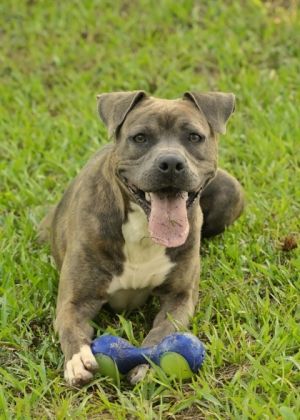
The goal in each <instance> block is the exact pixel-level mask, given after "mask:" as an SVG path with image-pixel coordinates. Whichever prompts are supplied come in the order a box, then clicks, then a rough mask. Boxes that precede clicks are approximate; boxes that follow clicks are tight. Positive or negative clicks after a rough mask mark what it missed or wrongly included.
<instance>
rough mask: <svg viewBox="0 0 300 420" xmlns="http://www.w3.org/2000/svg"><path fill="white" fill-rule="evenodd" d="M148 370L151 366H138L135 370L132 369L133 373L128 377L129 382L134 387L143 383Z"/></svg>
mask: <svg viewBox="0 0 300 420" xmlns="http://www.w3.org/2000/svg"><path fill="white" fill-rule="evenodd" d="M148 369H149V365H138V366H136V367H135V368H133V369H131V371H130V372H129V373H128V375H127V378H128V380H129V382H130V383H131V384H132V385H135V384H137V383H138V382H140V381H142V380H143V379H144V378H145V376H146V373H147V372H148Z"/></svg>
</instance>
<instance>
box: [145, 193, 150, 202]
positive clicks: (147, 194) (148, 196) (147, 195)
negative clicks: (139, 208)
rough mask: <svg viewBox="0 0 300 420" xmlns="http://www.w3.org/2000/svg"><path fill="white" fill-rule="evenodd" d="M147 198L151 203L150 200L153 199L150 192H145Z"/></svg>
mask: <svg viewBox="0 0 300 420" xmlns="http://www.w3.org/2000/svg"><path fill="white" fill-rule="evenodd" d="M145 198H146V200H147V201H148V202H149V203H150V201H151V196H150V194H149V193H146V194H145Z"/></svg>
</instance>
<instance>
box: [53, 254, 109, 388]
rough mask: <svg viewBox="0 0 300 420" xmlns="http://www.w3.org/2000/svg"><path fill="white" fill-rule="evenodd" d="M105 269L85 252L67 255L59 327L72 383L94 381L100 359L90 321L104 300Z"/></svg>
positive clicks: (59, 298)
mask: <svg viewBox="0 0 300 420" xmlns="http://www.w3.org/2000/svg"><path fill="white" fill-rule="evenodd" d="M104 284H105V280H104V281H103V279H101V272H99V270H98V269H97V267H96V268H95V267H94V266H93V265H91V264H90V263H88V262H87V261H83V257H82V255H72V254H70V255H67V256H66V257H65V259H64V263H63V266H62V270H61V276H60V283H59V292H58V301H57V314H56V320H55V330H56V331H57V332H58V335H59V340H60V343H61V348H62V351H63V353H64V356H65V370H64V376H65V379H66V381H67V382H68V383H69V384H70V385H82V384H84V383H87V382H88V381H90V380H91V379H92V377H93V373H94V372H95V371H96V370H97V367H98V365H97V362H96V359H95V357H94V355H93V354H92V351H91V348H90V343H91V339H92V335H93V328H92V327H91V325H90V321H91V320H92V319H93V318H94V317H95V316H96V314H97V313H98V311H99V310H100V308H101V306H102V305H103V303H104V299H103V290H104V287H103V285H104Z"/></svg>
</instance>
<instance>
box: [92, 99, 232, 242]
mask: <svg viewBox="0 0 300 420" xmlns="http://www.w3.org/2000/svg"><path fill="white" fill-rule="evenodd" d="M98 110H99V114H100V116H101V118H102V120H103V121H104V123H105V124H106V125H107V127H108V130H109V133H110V135H111V136H113V137H114V138H115V151H114V156H115V165H116V167H115V170H116V176H117V177H118V178H119V180H120V182H121V183H122V185H123V186H124V188H125V189H126V190H127V192H128V194H129V195H130V197H131V199H132V200H134V201H135V202H136V203H137V204H139V206H140V207H141V208H142V209H143V210H144V211H145V213H146V215H147V217H148V218H149V230H150V233H151V235H152V237H153V239H154V240H155V241H156V242H158V243H160V244H162V245H165V246H168V247H174V246H179V245H182V244H183V243H184V242H185V240H186V238H187V235H188V231H189V223H188V212H189V209H190V208H191V207H192V205H193V204H194V203H195V202H199V194H200V192H201V190H202V189H203V188H204V187H205V186H206V185H207V183H208V182H209V181H210V180H211V179H212V178H213V177H214V176H215V173H216V169H217V139H216V135H217V133H224V132H225V127H226V122H227V120H228V118H229V116H230V115H231V113H232V112H233V110H234V95H233V94H231V93H220V92H216V93H194V92H186V93H185V94H184V95H183V98H182V99H175V100H167V99H157V98H153V97H149V96H148V95H147V94H146V93H145V92H143V91H134V92H115V93H105V94H102V95H99V96H98Z"/></svg>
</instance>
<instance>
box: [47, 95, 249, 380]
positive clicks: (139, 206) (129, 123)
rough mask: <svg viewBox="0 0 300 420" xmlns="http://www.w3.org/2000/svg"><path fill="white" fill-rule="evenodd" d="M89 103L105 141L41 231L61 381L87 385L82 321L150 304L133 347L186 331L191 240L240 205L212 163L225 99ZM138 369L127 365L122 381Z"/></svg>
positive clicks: (195, 281)
mask: <svg viewBox="0 0 300 420" xmlns="http://www.w3.org/2000/svg"><path fill="white" fill-rule="evenodd" d="M97 98H98V111H99V114H100V117H101V119H102V121H103V122H104V124H105V125H106V126H107V128H108V132H109V136H110V138H111V139H112V140H113V141H112V142H111V143H109V144H107V145H105V146H104V147H103V148H102V149H101V150H100V151H99V152H97V153H96V154H95V155H94V156H93V157H92V159H91V160H90V161H89V162H88V163H87V165H86V166H85V167H84V168H83V169H82V171H81V172H80V173H79V175H78V176H77V177H76V178H75V179H74V180H73V182H72V183H71V184H70V186H69V187H68V188H67V190H66V192H65V193H64V195H63V197H62V200H61V201H60V202H59V204H58V205H57V206H56V207H55V208H53V209H52V210H51V211H50V212H49V214H48V215H47V216H46V218H45V219H44V220H43V222H42V223H41V226H40V237H41V238H43V239H48V240H49V241H50V243H51V250H52V255H53V257H54V260H55V262H56V265H57V267H58V269H59V270H60V281H59V291H58V299H57V312H56V320H55V330H56V331H57V333H58V335H59V340H60V343H61V348H62V351H63V353H64V357H65V370H64V376H65V379H66V381H67V382H68V383H69V384H70V385H81V384H84V383H87V382H89V381H90V380H91V379H92V377H93V375H94V372H96V371H97V363H96V360H95V358H94V356H93V354H92V352H91V349H90V343H91V339H92V336H93V328H92V326H91V325H90V321H91V320H92V319H93V318H94V317H95V316H96V315H97V314H98V312H99V311H100V309H101V307H102V306H103V305H104V304H106V303H108V304H109V305H110V306H111V307H112V308H113V309H114V310H116V311H122V310H125V309H129V310H131V309H134V308H137V307H139V306H140V305H142V304H144V302H145V301H146V300H147V299H148V297H149V296H150V295H155V296H158V298H159V301H160V310H159V312H158V314H157V315H156V317H155V319H154V323H153V327H152V329H151V330H150V332H149V333H148V335H147V336H146V338H145V339H144V341H143V343H142V345H143V346H150V345H154V344H157V343H158V342H159V341H160V340H161V339H162V338H163V337H165V336H166V335H168V334H170V333H172V332H174V331H176V330H177V329H178V328H185V327H187V326H188V323H189V319H190V318H191V317H192V316H193V313H194V310H195V305H196V303H197V300H198V287H199V278H200V257H199V251H200V238H201V233H202V237H209V236H212V235H216V234H218V233H221V232H222V231H224V229H225V228H226V227H227V226H229V225H230V224H231V223H233V221H234V220H235V219H237V218H238V217H239V215H240V214H241V212H242V210H243V207H244V195H243V189H242V187H241V185H240V184H239V182H238V181H237V180H236V179H235V178H234V177H232V176H231V175H229V174H228V173H227V172H226V171H224V170H222V169H218V167H217V136H218V135H219V134H222V133H225V129H226V123H227V121H228V119H229V117H230V115H231V114H232V113H233V111H234V108H235V97H234V95H233V94H232V93H221V92H209V93H196V92H186V93H184V95H183V97H182V98H180V99H174V100H169V99H158V98H154V97H151V96H149V95H147V94H146V93H145V92H144V91H132V92H114V93H104V94H101V95H99V96H98V97H97ZM147 369H148V366H147V365H140V366H137V367H136V368H134V369H133V370H132V371H131V372H130V374H129V380H130V382H131V383H133V384H134V383H136V382H138V381H140V380H141V379H143V377H144V376H145V374H146V371H147Z"/></svg>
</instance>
